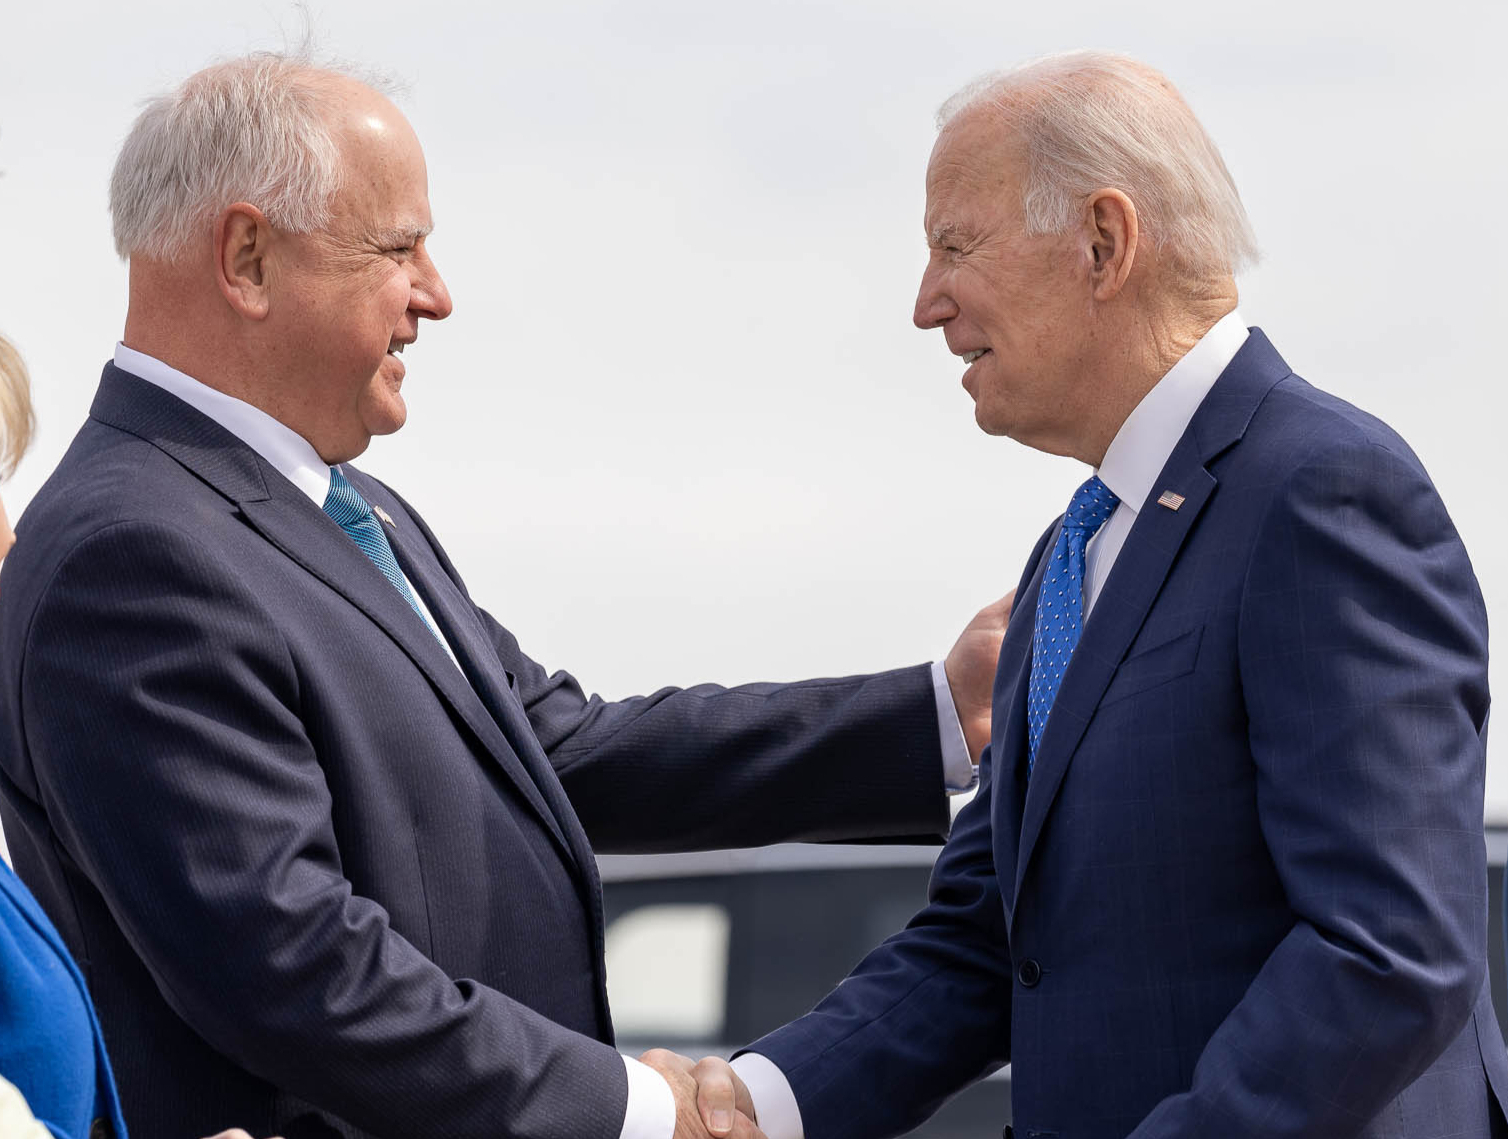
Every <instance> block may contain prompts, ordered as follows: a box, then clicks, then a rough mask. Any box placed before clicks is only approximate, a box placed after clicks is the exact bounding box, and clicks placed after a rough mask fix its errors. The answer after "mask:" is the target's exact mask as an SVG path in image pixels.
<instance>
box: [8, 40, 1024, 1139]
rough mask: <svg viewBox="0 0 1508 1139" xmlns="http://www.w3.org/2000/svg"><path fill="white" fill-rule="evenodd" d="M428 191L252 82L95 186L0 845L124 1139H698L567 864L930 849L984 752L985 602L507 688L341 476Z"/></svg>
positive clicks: (499, 634)
mask: <svg viewBox="0 0 1508 1139" xmlns="http://www.w3.org/2000/svg"><path fill="white" fill-rule="evenodd" d="M426 178H427V176H426V171H425V165H424V156H423V152H422V151H421V149H420V147H419V143H418V140H417V138H416V137H415V136H414V132H413V130H412V128H411V127H410V126H409V124H408V122H407V121H406V120H405V119H404V117H403V116H402V114H400V113H399V111H398V110H397V108H395V107H394V106H393V105H392V103H391V102H389V101H388V100H387V99H386V98H385V97H383V96H382V95H381V94H379V93H378V92H377V91H376V90H374V89H373V88H372V87H371V86H370V85H369V84H367V83H364V82H361V81H359V80H358V79H356V78H353V77H351V76H348V75H345V74H341V73H338V72H335V71H332V70H329V69H323V68H317V67H314V66H312V65H311V64H309V63H308V62H307V61H306V60H302V59H296V58H287V57H281V56H257V57H251V58H247V59H240V60H233V61H231V62H228V63H225V64H220V65H217V66H215V67H212V68H209V69H207V70H205V71H202V72H200V73H199V74H197V75H195V76H193V77H191V78H190V79H189V80H188V81H187V82H185V83H184V84H183V86H182V87H181V88H180V89H179V90H177V91H175V92H174V93H172V94H171V95H169V96H166V97H164V98H161V99H158V100H155V101H153V102H152V103H151V104H149V105H148V106H147V108H146V109H145V110H144V111H143V113H142V114H141V116H140V117H139V118H138V120H137V122H136V124H135V126H134V127H133V129H132V131H131V135H130V137H129V138H128V139H127V141H126V143H125V146H124V148H123V150H122V152H121V155H120V159H119V161H118V163H117V166H116V170H115V175H114V179H113V181H112V186H111V198H112V206H113V209H114V212H115V234H116V241H117V244H118V247H119V249H120V252H121V254H122V255H123V256H126V257H128V258H129V259H130V309H129V313H128V315H127V319H126V328H125V336H124V339H123V342H122V343H121V344H120V345H119V346H118V347H117V349H116V352H115V358H114V362H113V363H111V364H110V365H107V367H106V368H105V373H104V376H103V378H102V380H101V382H100V387H99V392H98V395H97V396H96V399H95V402H94V405H93V408H92V409H91V413H90V418H89V421H88V422H87V423H86V424H85V425H84V427H83V428H82V429H81V430H80V432H79V434H78V436H77V438H76V439H75V441H74V443H73V445H72V447H71V448H70V449H69V452H68V454H67V455H66V456H65V457H64V459H63V461H62V463H61V465H60V466H59V468H58V470H57V471H56V472H55V474H54V475H53V477H52V478H51V479H50V480H49V482H48V484H47V485H46V486H45V487H44V488H43V489H42V491H41V492H40V493H39V494H38V495H37V497H36V498H35V499H34V500H33V501H32V503H31V506H30V508H29V509H28V510H27V512H26V517H25V519H24V520H23V521H22V524H21V527H20V535H19V541H18V545H17V548H16V550H15V552H14V553H12V554H11V556H10V557H9V559H7V561H6V564H5V570H4V586H3V588H0V721H3V725H4V727H3V730H4V732H5V733H6V734H5V738H4V744H3V746H0V767H3V770H4V775H5V778H4V779H0V800H3V801H0V814H3V818H4V823H5V829H6V832H7V837H8V839H9V842H10V845H11V850H12V852H13V855H14V858H15V865H16V868H17V870H18V871H19V872H20V874H21V875H22V876H23V877H24V878H25V879H26V881H27V883H28V884H29V885H30V886H31V887H32V889H33V890H34V891H35V893H36V894H37V896H38V897H39V899H40V900H41V901H42V903H43V905H44V906H45V908H46V909H47V911H48V913H49V914H50V916H51V917H52V919H53V921H54V922H55V923H56V924H57V926H58V927H59V929H60V930H61V931H62V933H63V935H64V938H65V940H66V941H67V943H68V945H69V947H70V949H71V950H72V951H73V953H74V954H75V955H76V956H77V958H78V960H79V963H80V965H81V966H82V968H83V970H84V972H85V973H86V974H87V977H88V980H89V982H90V986H91V989H92V991H93V993H94V996H95V999H96V1001H97V1006H98V1010H99V1020H100V1023H101V1025H102V1028H103V1032H104V1035H105V1038H106V1042H107V1043H108V1045H109V1047H110V1051H111V1054H112V1055H113V1057H114V1068H115V1072H116V1074H117V1076H118V1079H119V1086H120V1090H121V1097H122V1101H123V1103H124V1107H125V1118H126V1121H127V1123H128V1124H129V1126H130V1127H131V1129H132V1130H133V1131H134V1132H135V1133H136V1134H138V1135H140V1136H143V1137H146V1139H193V1137H195V1136H200V1135H204V1134H207V1133H209V1132H212V1131H215V1130H218V1129H219V1128H220V1127H221V1126H223V1125H224V1124H226V1123H228V1122H236V1123H240V1124H243V1125H244V1126H246V1127H248V1128H249V1129H252V1130H254V1131H256V1132H257V1133H258V1134H267V1133H278V1134H281V1135H283V1136H285V1137H286V1139H312V1137H316V1136H332V1135H343V1136H361V1135H374V1136H387V1137H390V1139H414V1137H417V1136H425V1135H434V1136H445V1137H447V1139H466V1137H474V1139H497V1137H499V1136H512V1137H515V1139H670V1136H671V1135H672V1134H674V1135H675V1136H676V1137H677V1139H689V1137H694V1136H700V1135H702V1134H703V1132H702V1128H701V1124H700V1122H699V1119H698V1116H697V1113H696V1107H695V1102H694V1085H693V1084H692V1082H691V1081H690V1079H689V1077H687V1076H686V1075H685V1074H684V1073H681V1072H678V1071H675V1070H673V1069H667V1070H666V1071H665V1072H664V1073H657V1072H655V1071H654V1070H652V1069H651V1068H650V1067H647V1066H646V1065H644V1064H641V1063H639V1062H637V1061H633V1060H628V1059H626V1058H624V1057H622V1056H620V1055H619V1054H618V1053H617V1052H616V1051H615V1050H614V1048H613V1047H612V1039H613V1037H612V1021H611V1017H610V1014H609V1012H608V1005H607V996H606V988H605V976H604V964H603V912H602V903H601V894H600V887H599V883H598V879H597V874H596V868H595V864H594V861H593V847H594V846H595V847H597V848H598V849H611V850H619V851H648V850H668V849H703V848H707V847H712V846H724V845H751V844H757V843H766V842H775V841H781V840H788V839H798V838H804V839H811V840H826V839H843V838H856V837H864V836H879V837H883V836H904V835H920V834H934V835H940V834H941V833H943V832H945V831H946V828H947V824H948V811H947V805H946V800H945V797H944V794H943V788H944V780H945V773H947V772H951V779H952V782H953V783H954V784H955V785H956V786H958V787H962V786H965V785H967V784H968V783H969V782H970V780H971V765H970V754H969V745H968V744H967V743H966V739H971V740H972V741H973V746H974V748H975V750H976V751H977V750H981V749H982V748H983V746H984V740H985V737H987V735H988V724H989V712H990V709H989V690H990V676H991V674H992V671H993V665H994V659H995V656H996V653H997V651H998V646H999V639H1000V636H1001V634H1002V632H1003V628H1004V612H1005V610H1004V607H1003V606H995V607H990V608H988V609H987V610H985V611H984V612H982V614H981V615H980V617H978V618H976V619H975V621H974V622H973V623H972V624H971V626H970V627H969V629H968V630H967V631H966V634H965V636H964V637H963V638H961V639H960V641H959V643H958V645H957V646H955V649H954V651H953V653H951V654H950V656H949V658H948V660H947V661H946V662H942V663H939V664H937V665H934V666H931V667H928V666H926V665H919V666H916V667H913V668H909V669H901V670H897V671H895V672H890V673H883V674H879V675H876V676H861V677H850V678H846V679H837V680H822V681H809V682H804V683H797V684H755V685H746V686H743V687H741V688H736V689H723V688H719V687H717V686H713V685H703V686H699V687H696V688H692V689H687V690H678V689H668V688H667V689H663V690H661V691H659V692H656V693H654V694H653V695H651V696H647V697H634V698H631V699H628V700H623V701H618V702H608V701H604V700H602V699H600V698H598V697H596V696H591V697H588V696H587V695H586V694H584V693H583V691H582V689H581V688H580V687H579V686H578V685H577V683H576V681H575V680H574V679H573V678H571V677H570V676H569V675H567V674H566V673H563V672H555V673H550V672H548V671H546V670H545V669H544V668H542V667H541V666H540V665H539V664H537V663H536V662H535V661H533V660H531V659H530V658H529V657H528V656H526V655H525V654H524V653H523V652H522V651H521V650H520V648H519V646H518V643H517V642H516V641H515V640H514V638H513V637H512V636H511V635H510V634H509V633H508V632H507V631H506V630H505V629H504V628H502V626H501V625H499V624H498V623H497V622H496V621H494V620H493V619H492V617H491V616H489V615H488V614H487V613H486V612H485V611H483V610H482V609H480V608H479V607H477V606H476V605H475V604H474V603H473V602H472V600H471V598H470V596H469V594H468V593H467V591H466V588H465V585H464V584H463V582H462V580H461V578H460V576H459V575H458V574H457V572H456V570H455V567H454V566H452V565H451V563H450V561H449V559H448V558H447V557H446V555H445V552H444V550H443V549H442V548H441V546H440V545H439V543H438V542H437V541H436V539H435V537H434V535H433V534H432V533H431V532H430V530H429V528H428V527H427V526H426V525H425V523H424V521H423V520H422V519H421V518H420V517H419V515H418V514H417V513H415V512H414V511H413V510H411V509H410V508H409V507H408V505H407V504H406V503H405V502H404V501H403V500H402V499H401V498H400V497H399V496H398V495H397V494H395V493H394V492H393V491H392V490H391V489H389V488H388V487H386V486H384V485H383V484H382V483H381V482H379V481H377V480H376V479H374V478H371V477H369V476H367V475H364V474H362V473H361V472H359V471H358V470H356V469H355V468H354V467H352V466H350V465H349V462H350V460H352V459H354V458H355V457H356V456H358V455H359V454H361V453H362V452H363V451H364V450H365V449H366V447H367V444H368V442H369V441H370V439H371V437H372V436H373V435H378V434H386V433H389V432H392V431H396V430H397V429H398V428H399V427H401V426H402V424H403V421H404V418H405V415H406V410H405V407H404V402H403V398H402V395H401V394H400V388H401V385H402V383H403V379H404V374H405V359H406V357H405V355H404V351H405V349H406V348H408V347H409V346H410V345H411V344H413V342H414V340H415V338H416V337H417V335H418V331H419V325H420V322H421V321H424V320H441V319H443V318H444V317H445V316H446V315H448V314H449V312H450V309H451V300H450V295H449V293H448V292H447V290H446V288H445V284H444V282H443V280H442V279H441V277H440V275H439V272H438V271H437V270H436V268H435V265H434V263H433V261H432V260H431V259H430V255H429V252H428V249H427V247H426V240H425V239H426V235H427V234H428V233H429V232H430V226H431V219H430V208H429V201H428V191H427V182H426ZM457 489H458V491H460V492H461V493H469V490H468V488H466V487H464V486H460V487H458V488H457ZM525 493H526V492H525ZM955 697H956V706H957V712H958V717H955V711H954V709H955ZM959 717H961V719H962V724H961V727H962V729H963V731H962V732H961V731H960V723H959ZM964 733H967V735H965V734H964ZM61 1075H63V1076H66V1075H67V1073H63V1074H61ZM96 1128H97V1129H98V1128H105V1130H108V1127H107V1126H106V1125H105V1124H103V1123H100V1124H97V1125H96ZM737 1133H738V1134H739V1135H740V1136H741V1137H742V1136H753V1135H755V1134H756V1132H755V1131H754V1129H753V1128H752V1126H751V1125H749V1123H748V1122H747V1121H746V1120H745V1121H741V1122H740V1123H739V1125H738V1129H737ZM93 1134H94V1131H91V1135H93Z"/></svg>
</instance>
